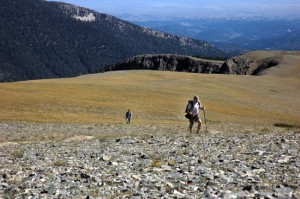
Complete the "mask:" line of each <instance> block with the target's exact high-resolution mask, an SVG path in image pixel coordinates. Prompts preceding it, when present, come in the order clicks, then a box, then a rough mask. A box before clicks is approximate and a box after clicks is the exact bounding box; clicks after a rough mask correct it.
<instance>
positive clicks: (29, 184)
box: [0, 123, 300, 198]
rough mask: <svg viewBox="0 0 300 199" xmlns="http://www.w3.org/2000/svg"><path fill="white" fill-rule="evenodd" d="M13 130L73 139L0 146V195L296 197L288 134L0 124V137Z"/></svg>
mask: <svg viewBox="0 0 300 199" xmlns="http://www.w3.org/2000/svg"><path fill="white" fill-rule="evenodd" d="M14 131H19V132H20V133H21V134H22V132H32V133H39V132H40V133H41V131H46V133H51V132H64V131H65V132H68V131H75V132H78V134H77V136H74V137H72V138H69V139H65V140H62V141H56V142H45V141H43V142H37V143H23V144H17V143H6V144H5V143H2V144H1V145H0V162H1V165H0V197H1V198H300V175H299V173H300V155H299V154H300V153H299V143H298V142H299V138H300V134H299V132H297V131H293V130H288V131H285V132H282V131H276V130H274V131H273V130H272V131H268V132H248V133H233V132H226V131H224V132H220V131H212V130H211V131H210V132H209V133H208V132H205V131H202V133H201V134H192V135H189V134H185V132H184V131H183V130H182V129H181V130H178V131H176V130H175V129H173V130H172V132H167V130H166V129H163V128H162V129H161V128H157V127H155V126H144V127H142V126H137V125H130V126H129V125H128V126H121V125H120V126H106V127H105V126H96V127H93V128H89V127H87V126H84V125H50V124H36V125H33V124H17V123H1V125H0V132H1V134H4V133H5V132H8V133H9V132H14ZM90 131H94V133H99V134H103V133H104V134H105V132H106V133H107V132H112V131H118V136H116V137H98V138H97V137H92V136H90V135H92V134H91V133H89V132H90ZM133 131H140V132H143V133H142V134H141V135H135V136H133V135H132V134H131V132H133ZM169 131H170V130H169Z"/></svg>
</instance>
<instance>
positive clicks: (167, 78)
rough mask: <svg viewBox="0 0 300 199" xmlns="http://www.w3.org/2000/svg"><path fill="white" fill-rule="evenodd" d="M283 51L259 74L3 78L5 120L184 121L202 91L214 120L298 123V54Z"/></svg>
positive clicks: (0, 105) (0, 110)
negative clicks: (190, 103)
mask: <svg viewBox="0 0 300 199" xmlns="http://www.w3.org/2000/svg"><path fill="white" fill-rule="evenodd" d="M283 56H284V60H285V62H284V63H282V65H280V66H278V67H277V68H273V69H269V70H268V71H266V74H267V75H265V76H258V77H254V76H233V75H232V76H231V75H207V74H189V73H177V72H159V71H119V72H108V73H104V74H95V75H87V76H82V77H77V78H69V79H51V80H37V81H25V82H17V83H3V84H0V95H1V101H0V120H1V121H26V122H42V123H84V124H121V123H124V114H125V112H126V110H127V109H128V108H130V109H131V110H132V111H133V113H134V119H133V122H134V123H135V124H185V123H186V122H187V121H186V119H185V118H184V117H183V115H184V113H183V112H184V109H185V106H186V103H187V101H188V100H189V99H190V98H191V97H192V96H193V95H200V99H201V100H202V103H203V104H204V105H205V106H206V108H207V111H206V115H207V119H208V122H209V123H210V124H224V125H227V124H228V123H234V124H241V125H244V124H250V125H253V126H255V125H273V124H274V123H283V124H293V125H299V124H300V106H299V104H300V92H299V89H300V87H299V86H300V80H299V78H296V76H298V74H299V71H300V67H299V62H298V61H299V53H298V54H297V53H294V54H293V53H286V54H284V55H283ZM285 69H286V70H285ZM288 71H291V72H288ZM281 74H282V75H281ZM298 77H299V76H298Z"/></svg>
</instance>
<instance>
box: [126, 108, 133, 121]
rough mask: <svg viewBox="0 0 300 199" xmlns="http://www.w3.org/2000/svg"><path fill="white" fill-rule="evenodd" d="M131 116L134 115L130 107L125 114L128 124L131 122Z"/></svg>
mask: <svg viewBox="0 0 300 199" xmlns="http://www.w3.org/2000/svg"><path fill="white" fill-rule="evenodd" d="M131 116H132V113H131V111H130V109H128V111H127V112H126V114H125V120H126V123H127V124H130V120H131Z"/></svg>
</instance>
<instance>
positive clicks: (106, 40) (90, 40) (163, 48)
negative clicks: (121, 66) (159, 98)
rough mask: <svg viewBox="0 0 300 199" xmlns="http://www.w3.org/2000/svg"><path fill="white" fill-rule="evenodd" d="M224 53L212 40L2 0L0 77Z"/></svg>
mask: <svg viewBox="0 0 300 199" xmlns="http://www.w3.org/2000/svg"><path fill="white" fill-rule="evenodd" d="M161 53H167V54H169V53H170V54H183V55H198V56H202V57H211V58H212V57H219V58H222V57H223V58H224V57H226V56H228V55H227V54H226V53H225V52H224V51H222V50H220V49H218V48H216V47H214V45H212V44H210V43H208V42H206V41H200V40H196V39H189V38H187V37H184V36H176V35H173V34H168V33H164V32H161V31H156V30H152V29H149V28H144V27H140V26H137V25H134V24H132V23H129V22H126V21H123V20H120V19H118V18H116V17H113V16H111V15H107V14H101V13H98V12H95V11H93V10H89V9H85V8H81V7H77V6H74V5H70V4H65V3H57V2H48V1H44V0H1V2H0V82H6V81H19V80H29V79H40V78H59V77H72V76H77V75H80V74H85V73H95V72H99V71H102V70H103V68H104V67H105V66H107V65H112V64H115V63H118V62H120V61H122V60H125V59H127V58H129V57H132V56H135V55H140V54H161Z"/></svg>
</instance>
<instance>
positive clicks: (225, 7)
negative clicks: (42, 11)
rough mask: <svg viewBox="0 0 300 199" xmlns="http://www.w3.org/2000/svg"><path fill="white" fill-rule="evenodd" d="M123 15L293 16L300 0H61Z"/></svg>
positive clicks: (296, 15)
mask: <svg viewBox="0 0 300 199" xmlns="http://www.w3.org/2000/svg"><path fill="white" fill-rule="evenodd" d="M60 1H63V2H67V3H72V4H76V5H79V6H83V7H87V8H91V9H93V10H96V11H99V12H102V13H107V14H112V15H115V16H121V15H122V14H129V15H135V16H137V17H141V18H142V17H143V16H148V17H149V16H152V17H153V18H167V17H276V18H278V17H280V18H282V17H284V18H286V17H293V18H300V0H185V1H183V0H60Z"/></svg>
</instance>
